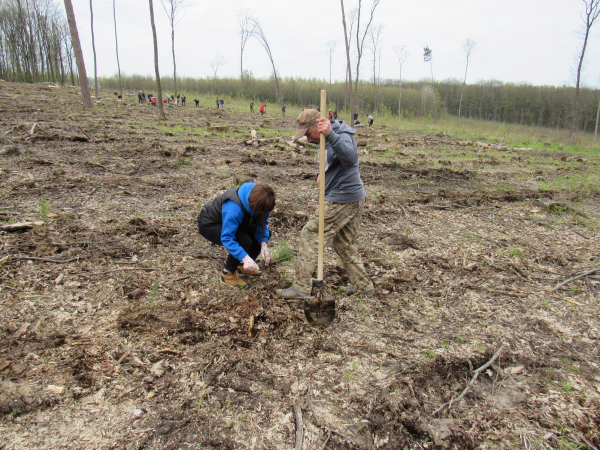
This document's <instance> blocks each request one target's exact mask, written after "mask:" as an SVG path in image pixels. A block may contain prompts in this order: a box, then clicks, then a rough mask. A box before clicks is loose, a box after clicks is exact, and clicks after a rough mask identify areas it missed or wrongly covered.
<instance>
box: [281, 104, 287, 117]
mask: <svg viewBox="0 0 600 450" xmlns="http://www.w3.org/2000/svg"><path fill="white" fill-rule="evenodd" d="M285 107H286V105H283V106H282V107H281V118H282V119H285Z"/></svg>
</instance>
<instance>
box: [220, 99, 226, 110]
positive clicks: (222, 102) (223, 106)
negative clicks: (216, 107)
mask: <svg viewBox="0 0 600 450" xmlns="http://www.w3.org/2000/svg"><path fill="white" fill-rule="evenodd" d="M219 103H221V109H225V100H223V99H221V100H219Z"/></svg>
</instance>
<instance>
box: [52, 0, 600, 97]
mask: <svg viewBox="0 0 600 450" xmlns="http://www.w3.org/2000/svg"><path fill="white" fill-rule="evenodd" d="M59 3H60V4H62V1H61V2H59ZM188 3H189V6H188V7H187V8H186V9H185V11H184V14H183V15H182V17H181V22H180V23H179V26H178V28H177V29H176V31H175V53H176V58H177V74H178V76H182V77H185V76H190V77H206V76H212V74H213V72H212V69H211V62H213V61H214V60H215V59H216V58H217V56H219V55H222V56H223V57H224V59H225V60H226V64H225V65H223V66H221V67H220V68H219V70H218V73H217V75H218V76H219V77H225V76H228V77H239V73H240V28H239V25H238V18H237V12H238V11H239V10H240V9H242V8H243V9H245V10H249V11H250V13H252V14H253V15H254V16H255V17H257V18H258V19H259V21H260V23H261V25H262V28H263V31H264V33H265V35H266V37H267V40H268V42H269V45H270V47H271V51H272V53H273V57H274V60H275V65H276V68H277V71H278V72H279V74H280V75H281V76H282V77H304V78H312V77H315V78H319V79H329V58H328V56H327V42H328V41H330V40H336V41H338V43H339V46H338V47H337V49H336V51H335V53H334V58H333V68H332V74H333V79H334V80H342V79H343V78H344V74H345V50H344V44H343V42H344V35H343V28H342V19H341V7H340V2H339V1H331V0H304V1H291V0H213V1H200V0H188ZM344 3H345V8H346V15H347V19H348V16H349V12H350V10H352V9H354V8H356V6H357V4H358V0H345V2H344ZM363 5H364V6H363V10H364V17H366V16H367V14H368V9H369V7H370V5H371V0H363ZM73 6H74V8H75V16H76V20H77V25H78V29H79V36H80V39H81V41H82V46H83V49H84V56H85V62H86V68H87V72H88V74H90V76H93V71H94V66H93V64H94V61H93V53H92V39H91V31H90V8H89V1H88V0H73ZM93 6H94V30H95V37H96V52H97V58H98V75H112V74H115V73H116V72H117V62H116V56H115V37H114V24H113V9H112V0H93ZM116 9H117V16H116V17H117V27H118V38H119V57H120V62H121V72H122V73H127V74H129V75H132V74H142V75H145V74H154V55H153V46H152V29H151V26H150V15H149V6H148V1H147V0H116ZM583 11H584V2H583V0H429V1H428V2H424V1H423V2H422V1H414V0H411V1H409V0H381V2H380V5H379V7H378V8H377V10H376V13H375V20H374V23H376V24H383V25H385V29H384V31H383V36H384V39H383V41H382V44H381V49H382V53H381V66H380V67H381V70H380V76H381V77H382V78H395V79H397V78H398V76H399V65H398V59H397V57H396V54H395V53H394V51H393V50H392V47H394V46H406V47H407V49H408V51H409V53H410V54H409V56H408V59H407V60H406V63H405V64H404V67H403V70H402V78H403V79H404V80H419V79H422V78H424V77H430V65H429V64H426V63H424V62H423V47H424V46H429V47H430V48H431V49H432V50H433V74H434V77H435V79H436V80H444V79H447V78H456V79H459V80H461V81H462V79H463V77H464V74H465V63H466V57H465V54H464V52H463V49H462V45H463V43H464V42H465V40H466V39H467V38H470V39H473V40H475V41H476V42H477V49H476V51H475V52H474V53H473V54H472V55H471V58H470V60H469V69H468V77H467V82H468V83H475V82H477V81H478V80H489V79H492V78H493V79H496V80H500V81H504V82H516V83H519V82H527V83H532V84H536V85H557V86H560V85H563V84H567V85H573V84H574V73H575V67H576V60H577V57H578V54H579V51H580V48H581V43H582V37H581V35H580V34H578V32H580V31H581V30H582V25H583V22H582V20H581V18H580V15H581V14H583ZM154 15H155V21H156V27H157V33H158V38H159V42H158V47H159V56H160V72H161V76H165V75H167V76H168V75H170V76H172V75H173V61H172V55H171V30H170V26H169V22H168V19H167V16H166V14H165V11H164V10H163V8H162V6H161V3H160V0H154ZM585 60H586V61H587V63H586V66H585V70H584V78H583V80H584V82H585V83H586V84H587V85H588V86H600V19H598V23H597V24H596V29H592V33H591V36H590V40H589V42H588V49H587V52H586V58H585ZM362 61H363V62H362V63H361V78H362V79H367V78H369V77H372V76H373V75H372V74H373V54H372V51H371V50H370V49H365V52H364V56H363V60H362ZM244 69H247V70H250V71H252V73H253V74H254V76H255V77H259V78H263V77H268V76H269V75H270V73H271V65H270V62H269V60H268V58H267V56H266V53H265V51H264V50H263V48H262V47H261V46H260V44H259V42H258V41H257V40H254V39H253V40H251V41H249V42H248V44H247V46H246V50H245V52H244Z"/></svg>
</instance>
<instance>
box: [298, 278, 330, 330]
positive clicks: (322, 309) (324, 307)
mask: <svg viewBox="0 0 600 450" xmlns="http://www.w3.org/2000/svg"><path fill="white" fill-rule="evenodd" d="M315 287H316V290H317V296H316V298H311V299H306V300H304V315H305V316H306V320H308V323H310V324H311V325H314V326H317V327H327V326H329V325H331V324H332V323H333V321H334V320H335V300H325V298H324V297H323V281H317V282H315Z"/></svg>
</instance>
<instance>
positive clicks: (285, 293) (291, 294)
mask: <svg viewBox="0 0 600 450" xmlns="http://www.w3.org/2000/svg"><path fill="white" fill-rule="evenodd" d="M275 292H276V293H277V296H279V297H281V298H290V299H291V298H305V299H310V298H315V297H313V296H312V295H310V294H304V293H302V292H300V291H298V290H296V289H294V286H290V287H289V288H287V289H276V290H275Z"/></svg>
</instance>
